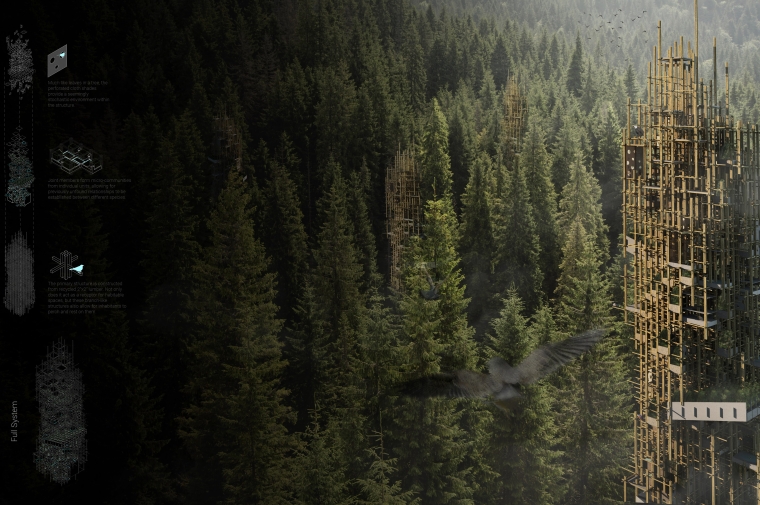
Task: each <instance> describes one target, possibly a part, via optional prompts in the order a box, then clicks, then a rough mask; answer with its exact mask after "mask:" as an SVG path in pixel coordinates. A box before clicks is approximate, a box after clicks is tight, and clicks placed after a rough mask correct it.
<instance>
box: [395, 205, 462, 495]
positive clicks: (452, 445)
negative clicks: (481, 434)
mask: <svg viewBox="0 0 760 505" xmlns="http://www.w3.org/2000/svg"><path fill="white" fill-rule="evenodd" d="M427 207H428V208H427V211H426V215H427V216H428V218H427V224H426V230H425V234H426V237H427V238H425V239H424V240H420V239H413V240H412V241H411V244H410V248H409V253H408V255H407V259H406V266H405V267H404V269H403V271H402V275H403V279H404V285H405V290H406V292H405V294H404V295H403V297H402V300H401V304H400V305H401V310H402V312H403V314H404V315H405V317H404V330H405V334H406V339H407V342H408V343H407V349H408V350H407V353H406V355H407V359H408V361H407V364H406V373H407V376H410V377H421V376H424V375H429V374H432V373H436V372H438V371H440V370H441V368H442V367H443V368H446V369H458V368H466V367H472V366H473V365H474V362H475V354H474V348H473V345H472V340H471V330H469V328H468V327H467V323H466V320H464V314H463V313H464V310H465V308H466V299H464V297H463V292H464V289H463V288H462V287H460V283H461V280H462V279H461V274H460V273H459V272H458V270H457V269H456V267H457V263H458V258H457V256H456V253H455V251H454V244H455V238H456V218H455V217H454V213H453V209H452V208H451V203H450V201H449V200H448V199H447V198H440V199H438V200H435V201H432V202H429V203H428V206H427ZM433 265H434V266H433ZM429 268H430V270H429ZM431 270H432V271H431ZM427 275H431V276H432V277H433V278H434V280H435V281H440V287H439V293H440V300H429V299H426V298H425V297H423V296H420V294H419V291H420V290H423V289H424V290H428V289H430V286H429V285H428V282H427ZM461 417H462V412H461V411H460V410H459V409H458V408H457V405H456V403H454V402H447V401H444V400H442V399H428V400H422V401H417V400H416V399H409V398H404V399H402V400H401V401H400V403H399V406H398V409H397V412H396V415H394V426H393V433H394V440H395V441H396V442H397V445H396V448H395V450H396V454H397V455H398V461H399V471H400V472H401V474H402V475H403V476H404V477H403V484H404V489H407V490H410V491H413V492H415V493H419V495H420V499H421V503H422V504H427V503H430V504H433V503H451V502H452V501H453V500H457V501H459V500H467V499H470V498H471V497H472V493H473V488H472V486H471V485H470V484H468V478H467V474H468V470H467V469H466V468H463V467H462V466H463V465H462V462H463V461H464V460H465V459H466V457H467V455H468V454H467V453H468V446H470V444H471V443H472V442H471V439H470V437H468V436H467V434H466V433H465V432H464V431H463V430H462V429H461V428H460V426H459V423H460V419H461ZM430 454H437V455H438V457H437V458H436V459H435V460H431V458H430V457H429V455H430Z"/></svg>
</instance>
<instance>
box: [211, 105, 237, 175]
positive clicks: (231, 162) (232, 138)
mask: <svg viewBox="0 0 760 505" xmlns="http://www.w3.org/2000/svg"><path fill="white" fill-rule="evenodd" d="M214 127H215V129H216V140H215V142H216V146H215V147H216V154H217V157H218V158H219V160H223V161H224V162H225V163H226V164H228V166H230V167H235V169H236V170H237V171H238V172H239V171H240V170H241V162H242V157H243V145H242V143H241V142H240V130H239V128H238V127H237V125H235V120H234V119H232V118H231V117H229V116H228V115H227V112H226V111H222V112H221V113H220V114H219V115H218V116H216V117H215V118H214Z"/></svg>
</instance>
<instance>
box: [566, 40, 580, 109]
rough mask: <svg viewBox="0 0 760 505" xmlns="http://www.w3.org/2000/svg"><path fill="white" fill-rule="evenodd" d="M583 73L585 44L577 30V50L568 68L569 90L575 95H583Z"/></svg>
mask: <svg viewBox="0 0 760 505" xmlns="http://www.w3.org/2000/svg"><path fill="white" fill-rule="evenodd" d="M582 73H583V44H582V43H581V34H580V32H577V33H576V35H575V50H574V51H573V56H572V58H571V59H570V66H569V67H568V69H567V90H568V91H569V92H570V93H571V94H573V95H575V96H578V97H579V96H581V92H582V90H583V80H582V77H581V74H582Z"/></svg>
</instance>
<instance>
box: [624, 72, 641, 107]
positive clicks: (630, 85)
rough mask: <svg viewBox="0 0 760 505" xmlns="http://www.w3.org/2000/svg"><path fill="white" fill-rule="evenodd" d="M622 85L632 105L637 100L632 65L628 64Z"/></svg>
mask: <svg viewBox="0 0 760 505" xmlns="http://www.w3.org/2000/svg"><path fill="white" fill-rule="evenodd" d="M624 83H625V91H626V94H627V95H628V98H630V99H631V102H632V103H635V102H636V100H638V98H639V87H638V84H637V83H636V73H635V72H634V71H633V65H631V64H630V63H629V64H628V68H626V70H625V77H624Z"/></svg>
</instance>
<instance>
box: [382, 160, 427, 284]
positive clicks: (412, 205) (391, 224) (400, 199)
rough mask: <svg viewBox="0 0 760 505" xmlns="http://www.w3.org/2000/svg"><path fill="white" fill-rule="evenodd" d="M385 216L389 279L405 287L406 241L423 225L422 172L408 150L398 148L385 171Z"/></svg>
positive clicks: (418, 232) (392, 282)
mask: <svg viewBox="0 0 760 505" xmlns="http://www.w3.org/2000/svg"><path fill="white" fill-rule="evenodd" d="M385 217H386V231H387V235H388V243H389V254H388V256H389V261H388V263H389V265H390V283H391V287H393V289H396V290H398V291H403V285H402V283H401V267H402V258H403V251H404V243H405V242H406V240H407V239H408V238H409V237H411V236H414V235H419V234H420V229H421V226H422V201H421V199H420V172H419V170H418V169H417V165H416V164H415V162H414V157H413V156H412V155H411V154H410V153H409V151H404V152H403V153H402V152H401V151H400V149H399V150H398V151H396V156H395V157H394V159H393V164H392V165H390V166H388V169H387V171H386V175H385Z"/></svg>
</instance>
